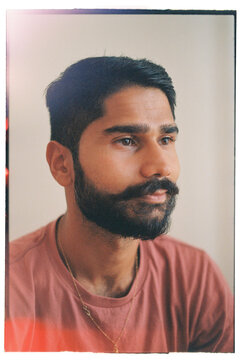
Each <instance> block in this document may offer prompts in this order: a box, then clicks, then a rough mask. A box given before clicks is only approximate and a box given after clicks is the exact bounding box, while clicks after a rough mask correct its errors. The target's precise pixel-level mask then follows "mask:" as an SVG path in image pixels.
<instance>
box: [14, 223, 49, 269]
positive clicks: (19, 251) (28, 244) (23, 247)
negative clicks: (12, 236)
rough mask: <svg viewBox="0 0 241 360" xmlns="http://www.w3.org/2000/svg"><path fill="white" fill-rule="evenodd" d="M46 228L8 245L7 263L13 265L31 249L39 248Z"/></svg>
mask: <svg viewBox="0 0 241 360" xmlns="http://www.w3.org/2000/svg"><path fill="white" fill-rule="evenodd" d="M46 228H47V226H44V227H42V228H40V229H38V230H35V231H34V232H31V233H29V234H27V235H24V236H21V237H20V238H18V239H16V240H14V241H12V242H10V244H9V263H10V264H13V263H15V262H16V261H18V260H20V259H21V258H23V257H24V256H26V255H28V254H29V253H30V252H31V251H32V250H33V249H35V248H36V247H39V246H40V245H41V243H42V242H43V239H44V237H45V234H46Z"/></svg>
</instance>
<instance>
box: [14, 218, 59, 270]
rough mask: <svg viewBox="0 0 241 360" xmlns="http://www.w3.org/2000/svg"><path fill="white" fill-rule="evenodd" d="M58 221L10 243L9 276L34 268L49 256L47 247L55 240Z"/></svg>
mask: <svg viewBox="0 0 241 360" xmlns="http://www.w3.org/2000/svg"><path fill="white" fill-rule="evenodd" d="M55 224H56V221H52V222H50V223H49V224H47V225H45V226H43V227H41V228H40V229H38V230H35V231H34V232H31V233H29V234H27V235H24V236H22V237H20V238H18V239H16V240H14V241H12V242H10V243H9V251H8V257H7V261H8V266H9V275H10V276H11V275H13V273H15V272H18V271H20V270H21V271H24V270H27V269H29V268H32V269H33V268H34V267H36V266H37V265H39V262H41V261H42V260H43V258H42V256H45V255H47V252H48V251H47V249H46V245H47V244H48V243H50V242H51V240H53V239H52V238H53V237H54V233H55Z"/></svg>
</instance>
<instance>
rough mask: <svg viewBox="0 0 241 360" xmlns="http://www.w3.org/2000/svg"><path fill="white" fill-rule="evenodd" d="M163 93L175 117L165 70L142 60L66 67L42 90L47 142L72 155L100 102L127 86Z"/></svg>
mask: <svg viewBox="0 0 241 360" xmlns="http://www.w3.org/2000/svg"><path fill="white" fill-rule="evenodd" d="M136 85H137V86H138V85H139V86H142V87H154V88H158V89H160V90H161V91H163V92H164V93H165V95H166V96H167V99H168V101H169V104H170V107H171V111H172V114H173V117H174V118H175V105H176V93H175V90H174V87H173V84H172V80H171V78H170V77H169V75H168V74H167V72H166V70H165V69H164V68H163V67H162V66H160V65H157V64H154V63H153V62H151V61H149V60H146V59H138V60H134V59H131V58H129V57H125V56H121V57H116V56H103V57H90V58H86V59H83V60H80V61H78V62H77V63H75V64H73V65H71V66H69V67H68V68H67V69H66V70H65V71H64V72H63V73H61V74H60V76H59V78H57V79H56V80H55V81H53V82H52V83H51V84H50V85H49V86H48V88H47V90H46V104H47V107H48V109H49V113H50V125H51V140H55V141H58V142H59V143H61V144H62V145H64V146H66V147H67V148H69V149H70V151H71V152H72V155H73V156H74V155H76V152H77V150H78V144H79V140H80V137H81V134H82V132H83V131H84V129H85V128H86V127H87V126H88V125H89V124H90V123H91V122H93V121H94V120H96V119H97V118H99V117H101V116H102V115H103V114H104V106H103V104H104V100H105V99H106V98H107V97H108V96H110V95H111V94H114V93H116V92H118V91H120V90H121V89H123V88H126V87H130V86H136Z"/></svg>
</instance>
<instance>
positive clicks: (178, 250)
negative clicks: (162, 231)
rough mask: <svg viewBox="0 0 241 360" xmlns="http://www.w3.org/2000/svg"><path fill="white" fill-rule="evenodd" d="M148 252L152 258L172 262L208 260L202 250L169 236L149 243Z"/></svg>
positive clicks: (163, 236) (160, 237)
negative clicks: (160, 258)
mask: <svg viewBox="0 0 241 360" xmlns="http://www.w3.org/2000/svg"><path fill="white" fill-rule="evenodd" d="M147 243H148V244H147V247H148V252H149V253H150V255H151V256H154V257H162V258H163V259H166V260H167V261H170V262H180V261H187V260H188V262H189V263H193V262H196V261H197V259H199V260H200V261H201V259H202V260H208V259H209V257H208V255H207V254H206V252H205V251H204V250H202V249H200V248H197V247H195V246H192V245H189V244H187V243H185V242H183V241H180V240H178V239H175V238H174V237H172V236H169V235H162V236H159V237H157V238H156V239H155V240H154V241H148V242H147Z"/></svg>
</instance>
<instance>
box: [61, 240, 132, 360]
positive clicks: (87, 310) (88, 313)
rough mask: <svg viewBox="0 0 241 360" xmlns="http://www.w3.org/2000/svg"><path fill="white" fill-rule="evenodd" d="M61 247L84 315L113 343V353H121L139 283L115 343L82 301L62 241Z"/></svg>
mask: <svg viewBox="0 0 241 360" xmlns="http://www.w3.org/2000/svg"><path fill="white" fill-rule="evenodd" d="M59 245H60V250H61V252H62V254H63V257H64V261H65V263H66V265H67V268H68V271H69V273H70V275H71V278H72V281H73V284H74V287H75V290H76V292H77V294H78V298H79V300H80V302H81V305H82V309H83V311H84V313H85V314H86V315H87V316H88V317H89V318H90V319H91V321H92V322H93V323H94V325H95V326H96V328H97V329H98V330H99V331H100V332H101V333H102V334H103V335H104V336H105V337H106V338H107V339H108V340H109V341H110V342H111V343H112V345H113V352H115V353H118V352H119V348H118V345H117V344H118V342H119V341H120V339H121V337H122V334H123V332H124V330H125V328H126V324H127V321H128V319H129V316H130V313H131V310H132V307H133V302H134V298H135V297H136V292H137V281H136V282H135V289H134V295H133V297H132V299H131V304H130V307H129V310H128V312H127V315H126V319H125V321H124V325H123V327H122V329H121V332H120V334H119V336H118V338H117V339H116V340H115V341H114V340H113V339H111V337H110V336H109V335H108V334H106V332H105V331H104V330H103V329H102V328H101V326H100V325H99V324H98V323H97V322H96V320H95V319H94V318H93V316H92V314H91V312H90V309H89V308H88V306H87V305H86V304H85V303H84V301H83V299H82V296H81V295H80V292H79V289H78V287H77V285H76V281H77V280H76V279H75V277H74V275H73V272H72V270H71V267H70V265H69V262H68V260H67V257H66V256H65V252H64V249H63V246H62V243H61V241H59ZM137 272H138V255H136V260H135V276H137Z"/></svg>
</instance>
